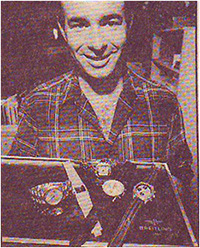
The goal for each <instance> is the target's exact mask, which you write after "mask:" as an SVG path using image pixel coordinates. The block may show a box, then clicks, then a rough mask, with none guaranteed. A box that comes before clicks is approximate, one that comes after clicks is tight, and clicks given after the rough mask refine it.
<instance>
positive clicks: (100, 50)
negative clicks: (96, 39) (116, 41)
mask: <svg viewBox="0 0 200 248" xmlns="http://www.w3.org/2000/svg"><path fill="white" fill-rule="evenodd" d="M88 48H89V49H90V50H91V51H92V52H93V53H94V54H95V55H96V56H97V57H100V56H103V54H104V52H105V51H106V49H107V45H102V46H101V47H100V48H97V47H94V46H88Z"/></svg>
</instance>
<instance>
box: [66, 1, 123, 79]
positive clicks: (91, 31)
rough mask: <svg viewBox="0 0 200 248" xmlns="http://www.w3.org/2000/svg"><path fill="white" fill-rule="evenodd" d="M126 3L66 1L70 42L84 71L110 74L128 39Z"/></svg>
mask: <svg viewBox="0 0 200 248" xmlns="http://www.w3.org/2000/svg"><path fill="white" fill-rule="evenodd" d="M123 6H124V3H123V2H85V1H84V2H74V1H71V2H62V7H63V8H64V12H65V32H66V35H67V39H68V44H69V46H70V47H71V49H72V52H73V54H74V56H75V58H76V59H77V61H78V62H79V63H80V65H81V67H82V68H83V70H84V71H85V72H86V73H87V74H88V75H89V76H92V77H94V78H104V77H107V76H109V75H110V74H111V73H112V72H113V70H114V68H115V66H116V64H117V61H118V60H119V58H120V55H121V53H122V48H123V46H124V43H125V41H126V28H127V27H126V22H125V17H124V10H123Z"/></svg>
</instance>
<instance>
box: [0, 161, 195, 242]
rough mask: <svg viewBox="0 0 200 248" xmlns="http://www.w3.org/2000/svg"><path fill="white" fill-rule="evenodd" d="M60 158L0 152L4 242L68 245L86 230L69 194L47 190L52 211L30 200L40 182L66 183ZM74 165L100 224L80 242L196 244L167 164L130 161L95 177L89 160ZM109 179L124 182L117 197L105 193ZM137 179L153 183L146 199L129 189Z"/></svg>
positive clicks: (135, 183) (75, 204) (65, 175)
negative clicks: (97, 232)
mask: <svg viewBox="0 0 200 248" xmlns="http://www.w3.org/2000/svg"><path fill="white" fill-rule="evenodd" d="M63 163H67V160H65V159H48V158H22V157H21V158H20V157H6V156H5V157H2V171H1V178H2V199H1V200H2V232H1V233H2V246H68V245H69V240H71V239H72V237H77V236H78V235H79V234H80V233H82V234H84V228H87V226H86V225H85V220H84V217H83V214H82V211H81V209H80V207H79V205H78V203H77V200H76V197H75V196H74V195H73V194H71V195H70V194H69V195H67V196H66V197H64V196H63V197H62V200H61V201H58V202H56V201H57V199H58V198H59V192H56V191H55V189H54V194H55V195H54V196H52V195H51V196H50V195H48V202H49V203H52V204H50V205H49V208H48V211H50V213H51V214H47V208H46V205H45V204H46V203H45V204H42V203H41V204H35V202H34V201H33V195H32V193H31V192H32V191H31V190H32V189H33V188H35V187H37V186H38V185H46V184H48V185H51V183H59V184H62V185H63V183H65V182H66V180H67V179H68V177H67V173H66V171H65V168H64V166H63ZM74 165H75V168H76V171H77V172H78V174H79V176H80V178H81V179H82V181H83V182H84V184H85V185H86V187H87V189H88V191H89V192H90V197H91V199H92V202H93V205H94V209H95V211H94V215H95V216H96V213H97V215H98V219H99V221H100V223H101V226H102V228H103V232H102V235H101V236H100V237H96V238H95V237H94V236H93V235H92V234H90V235H88V236H87V238H86V240H85V242H84V244H83V246H108V245H109V246H110V245H113V246H127V247H128V246H132V245H136V244H137V245H141V246H142V245H147V246H148V245H149V246H151V245H157V246H160V245H162V246H165V245H166V246H198V243H197V240H196V238H195V236H194V233H193V230H192V228H191V225H190V222H189V219H188V218H187V214H186V212H185V210H184V207H183V205H182V202H181V200H180V197H179V195H178V191H177V188H176V185H175V183H174V181H173V178H172V177H171V174H170V171H169V170H168V167H167V165H166V164H162V163H154V164H152V163H147V162H138V161H130V162H127V163H126V164H123V165H120V164H117V165H116V166H115V167H113V168H112V171H111V173H110V174H109V175H106V176H97V175H96V174H95V173H96V172H95V171H94V169H93V167H91V166H89V165H86V164H85V165H82V164H80V163H78V162H76V161H75V164H74ZM152 175H153V177H152ZM109 180H115V182H120V183H121V184H122V185H123V190H122V191H123V193H122V194H120V195H119V197H113V196H110V195H109V194H106V193H105V192H107V190H109V186H108V187H107V183H106V182H108V181H109ZM141 182H142V184H143V183H144V185H146V184H148V185H150V186H151V187H152V188H151V191H152V192H153V193H152V197H150V198H149V199H148V200H146V201H145V200H142V198H139V197H138V195H137V196H136V195H135V196H134V198H133V188H134V187H135V186H136V185H138V184H139V183H141ZM121 184H119V183H118V184H117V186H116V187H119V185H121ZM106 187H107V188H106ZM119 190H120V187H119ZM48 192H49V191H48ZM137 192H138V191H137ZM52 197H53V198H52ZM56 197H57V198H56ZM46 199H47V196H46ZM53 200H54V202H53ZM131 205H132V207H131V208H130V206H131ZM44 206H45V207H44ZM128 208H129V210H127V209H128ZM59 211H60V212H59ZM131 211H132V212H131ZM48 213H49V212H48ZM52 213H53V214H52ZM130 214H131V215H130ZM125 215H126V216H125ZM128 215H129V216H128ZM130 216H131V218H132V219H131V218H130ZM125 217H126V218H125ZM122 219H123V221H122ZM125 229H127V232H126V233H125V234H124V230H125ZM86 233H87V232H86ZM123 235H124V236H123ZM116 236H117V237H118V238H116ZM119 237H122V239H123V242H122V243H121V244H120V242H118V241H117V239H119ZM111 241H112V242H111ZM117 244H120V245H117Z"/></svg>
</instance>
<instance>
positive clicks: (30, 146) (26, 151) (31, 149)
mask: <svg viewBox="0 0 200 248" xmlns="http://www.w3.org/2000/svg"><path fill="white" fill-rule="evenodd" d="M32 113H33V110H32V109H31V106H30V104H28V102H27V101H26V100H25V101H24V102H23V103H22V104H21V107H20V110H19V124H18V130H17V134H16V136H15V138H14V141H13V143H12V147H11V150H10V152H9V155H10V156H27V157H36V156H37V127H36V123H35V121H34V119H33V117H32Z"/></svg>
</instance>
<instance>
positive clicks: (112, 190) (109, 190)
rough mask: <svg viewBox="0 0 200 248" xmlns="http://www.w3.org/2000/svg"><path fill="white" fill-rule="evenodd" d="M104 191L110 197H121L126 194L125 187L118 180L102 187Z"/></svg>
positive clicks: (106, 183) (108, 182)
mask: <svg viewBox="0 0 200 248" xmlns="http://www.w3.org/2000/svg"><path fill="white" fill-rule="evenodd" d="M102 188H103V191H104V192H105V193H106V194H107V195H109V196H113V197H116V196H119V195H121V194H122V193H123V192H124V185H123V184H122V183H121V182H120V181H118V180H108V181H106V182H105V183H104V184H103V185H102Z"/></svg>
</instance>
